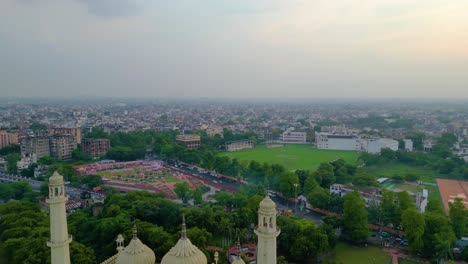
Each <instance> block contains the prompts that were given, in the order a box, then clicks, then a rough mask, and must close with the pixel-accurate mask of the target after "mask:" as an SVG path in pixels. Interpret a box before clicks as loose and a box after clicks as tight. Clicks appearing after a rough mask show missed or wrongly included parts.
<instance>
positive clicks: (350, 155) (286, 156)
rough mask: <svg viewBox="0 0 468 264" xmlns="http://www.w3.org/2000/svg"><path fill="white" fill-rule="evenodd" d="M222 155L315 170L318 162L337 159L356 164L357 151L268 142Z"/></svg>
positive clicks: (291, 167)
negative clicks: (267, 143)
mask: <svg viewBox="0 0 468 264" xmlns="http://www.w3.org/2000/svg"><path fill="white" fill-rule="evenodd" d="M222 155H223V156H228V157H230V158H236V159H238V160H239V161H244V162H250V161H252V160H255V161H258V162H261V163H263V162H266V163H269V164H281V165H283V166H284V167H285V168H286V169H287V170H316V169H317V168H318V166H319V165H320V163H322V162H330V161H334V160H337V159H343V160H345V161H346V162H348V163H350V164H356V162H357V159H358V157H359V152H357V151H342V150H324V149H316V148H314V147H312V145H298V144H285V145H283V144H269V145H260V146H257V147H255V148H254V149H247V150H241V151H235V152H225V153H222Z"/></svg>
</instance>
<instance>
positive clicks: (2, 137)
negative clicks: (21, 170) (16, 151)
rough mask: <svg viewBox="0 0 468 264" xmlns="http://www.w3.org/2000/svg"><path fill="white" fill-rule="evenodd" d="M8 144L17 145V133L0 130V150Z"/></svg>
mask: <svg viewBox="0 0 468 264" xmlns="http://www.w3.org/2000/svg"><path fill="white" fill-rule="evenodd" d="M10 144H18V133H11V132H8V131H6V130H0V148H4V147H6V146H8V145H10Z"/></svg>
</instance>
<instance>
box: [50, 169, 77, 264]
mask: <svg viewBox="0 0 468 264" xmlns="http://www.w3.org/2000/svg"><path fill="white" fill-rule="evenodd" d="M67 200H68V197H67V196H65V186H64V184H63V177H62V175H60V174H58V173H57V172H54V174H53V175H52V177H50V178H49V199H46V202H47V203H48V204H49V209H50V241H48V242H47V246H49V247H50V249H51V256H52V258H51V260H52V264H70V250H69V247H68V244H70V242H71V241H72V238H71V236H69V235H68V228H67V215H66V213H65V202H66V201H67Z"/></svg>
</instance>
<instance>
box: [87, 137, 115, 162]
mask: <svg viewBox="0 0 468 264" xmlns="http://www.w3.org/2000/svg"><path fill="white" fill-rule="evenodd" d="M109 149H110V140H109V139H106V138H100V139H85V140H83V144H81V150H82V151H83V152H84V153H86V154H88V155H90V156H91V157H92V158H97V157H102V156H104V155H106V154H107V152H108V151H109Z"/></svg>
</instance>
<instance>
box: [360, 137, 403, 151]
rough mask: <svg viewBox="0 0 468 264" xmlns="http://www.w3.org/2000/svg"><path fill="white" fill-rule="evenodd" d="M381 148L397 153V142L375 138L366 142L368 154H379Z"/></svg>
mask: <svg viewBox="0 0 468 264" xmlns="http://www.w3.org/2000/svg"><path fill="white" fill-rule="evenodd" d="M383 148H389V149H391V150H393V151H397V150H398V141H396V140H394V139H390V138H376V139H369V140H368V141H367V152H369V153H380V151H381V150H382V149H383Z"/></svg>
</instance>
